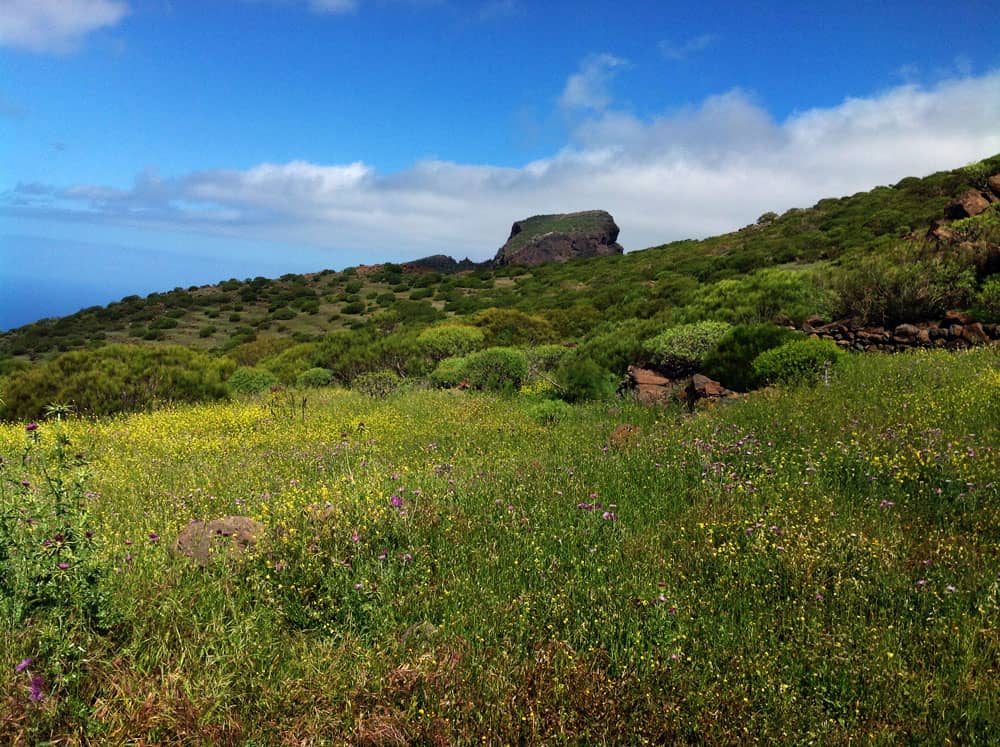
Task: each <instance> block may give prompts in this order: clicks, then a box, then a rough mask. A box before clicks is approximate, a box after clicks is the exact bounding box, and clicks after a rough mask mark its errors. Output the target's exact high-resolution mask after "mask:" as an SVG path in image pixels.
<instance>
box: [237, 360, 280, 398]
mask: <svg viewBox="0 0 1000 747" xmlns="http://www.w3.org/2000/svg"><path fill="white" fill-rule="evenodd" d="M277 383H278V377H276V376H275V375H274V374H273V373H271V372H270V371H268V370H267V369H264V368H254V367H251V366H242V367H240V368H237V369H236V370H235V371H233V374H232V376H230V377H229V379H227V381H226V384H227V385H228V386H229V389H230V390H231V391H232V392H233V393H234V394H259V393H260V392H263V391H266V390H268V389H270V388H271V387H272V386H274V385H275V384H277Z"/></svg>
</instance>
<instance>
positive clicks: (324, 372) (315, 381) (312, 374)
mask: <svg viewBox="0 0 1000 747" xmlns="http://www.w3.org/2000/svg"><path fill="white" fill-rule="evenodd" d="M332 380H333V371H331V370H330V369H329V368H310V369H307V370H305V371H303V372H302V373H300V374H299V375H298V376H296V377H295V384H296V386H300V387H304V388H318V387H322V386H327V385H329V383H330V382H331V381H332Z"/></svg>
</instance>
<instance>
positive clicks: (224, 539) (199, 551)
mask: <svg viewBox="0 0 1000 747" xmlns="http://www.w3.org/2000/svg"><path fill="white" fill-rule="evenodd" d="M266 531H267V529H266V527H265V526H264V525H263V524H261V523H260V522H259V521H254V520H253V519H251V518H248V517H246V516H223V517H221V518H218V519H212V520H211V521H192V522H191V523H190V524H188V525H187V526H186V527H184V528H183V529H182V530H181V532H180V534H178V535H177V540H176V541H175V542H174V551H175V552H177V553H178V554H180V555H183V556H185V557H188V558H191V559H192V560H193V561H194V562H196V563H197V564H198V565H207V564H208V563H209V561H210V560H211V559H212V558H213V557H217V556H219V555H222V554H225V555H227V556H229V557H233V556H236V555H240V554H242V553H244V552H246V551H247V550H249V549H251V548H252V547H253V546H254V545H256V544H257V540H258V539H260V538H261V537H264V535H265V534H266Z"/></svg>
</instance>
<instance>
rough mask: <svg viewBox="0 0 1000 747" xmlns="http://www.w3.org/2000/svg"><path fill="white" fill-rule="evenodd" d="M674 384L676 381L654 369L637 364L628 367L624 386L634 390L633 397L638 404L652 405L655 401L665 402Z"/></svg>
mask: <svg viewBox="0 0 1000 747" xmlns="http://www.w3.org/2000/svg"><path fill="white" fill-rule="evenodd" d="M676 386H677V384H676V382H674V381H673V380H672V379H668V378H667V377H666V376H663V375H661V374H659V373H657V372H656V371H650V370H649V369H647V368H639V367H638V366H629V367H628V376H627V379H626V381H625V387H626V388H628V389H632V390H634V391H635V398H636V400H637V401H638V402H639V403H640V404H643V405H652V404H656V403H657V402H666V401H667V400H669V399H670V395H671V394H672V393H673V391H674V388H675V387H676Z"/></svg>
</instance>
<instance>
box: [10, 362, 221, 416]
mask: <svg viewBox="0 0 1000 747" xmlns="http://www.w3.org/2000/svg"><path fill="white" fill-rule="evenodd" d="M233 368H234V364H233V363H232V362H231V361H229V360H227V359H217V358H211V357H209V356H208V355H205V354H204V353H198V352H195V351H193V350H189V349H187V348H182V347H176V346H157V347H153V346H142V345H110V346H108V347H104V348H99V349H97V350H87V351H74V352H71V353H65V354H63V355H60V356H58V357H57V358H54V359H52V360H51V361H48V362H46V363H42V364H39V365H36V366H35V367H33V368H29V369H27V370H23V371H17V372H15V373H13V374H12V375H11V376H9V377H8V378H7V379H6V381H5V383H4V391H3V398H4V401H5V402H4V404H3V407H2V408H0V417H2V418H3V419H6V420H28V419H36V418H40V417H42V414H43V412H44V411H45V407H46V406H47V405H50V404H52V403H65V404H70V405H72V406H73V407H74V408H75V410H76V411H77V412H78V413H80V414H85V415H110V414H114V413H119V412H134V411H136V410H146V409H150V408H152V407H154V406H156V405H158V404H161V403H164V402H204V401H211V400H219V399H225V398H226V397H227V395H228V392H227V389H226V386H225V384H224V383H223V382H224V379H225V378H226V376H227V374H229V373H230V372H231V371H232V370H233Z"/></svg>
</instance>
